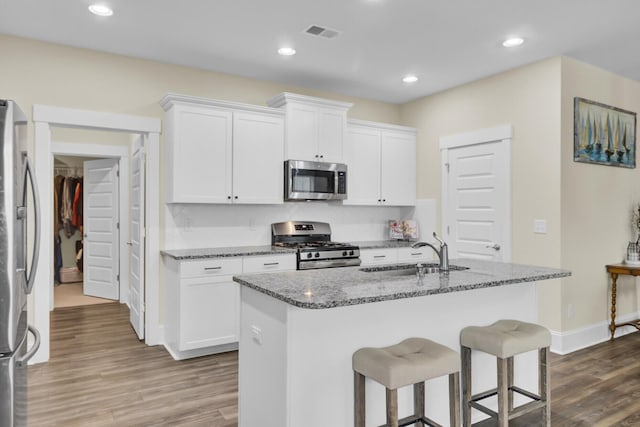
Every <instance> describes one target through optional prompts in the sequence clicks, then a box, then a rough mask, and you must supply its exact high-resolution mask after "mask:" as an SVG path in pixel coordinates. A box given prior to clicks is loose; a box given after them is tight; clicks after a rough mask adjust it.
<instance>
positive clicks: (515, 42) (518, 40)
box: [502, 37, 524, 47]
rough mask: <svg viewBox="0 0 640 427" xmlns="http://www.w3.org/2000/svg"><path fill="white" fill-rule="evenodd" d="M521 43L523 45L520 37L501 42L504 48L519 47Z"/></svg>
mask: <svg viewBox="0 0 640 427" xmlns="http://www.w3.org/2000/svg"><path fill="white" fill-rule="evenodd" d="M522 43H524V39H523V38H521V37H512V38H510V39H506V40H505V41H503V42H502V46H504V47H516V46H520V45H521V44H522Z"/></svg>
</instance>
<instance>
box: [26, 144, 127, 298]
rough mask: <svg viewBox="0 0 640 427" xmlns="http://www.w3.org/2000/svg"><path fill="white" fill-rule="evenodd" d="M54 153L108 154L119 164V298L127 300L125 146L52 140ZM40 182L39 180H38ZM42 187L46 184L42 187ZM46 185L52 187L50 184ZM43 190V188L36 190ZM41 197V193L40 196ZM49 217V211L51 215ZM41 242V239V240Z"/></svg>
mask: <svg viewBox="0 0 640 427" xmlns="http://www.w3.org/2000/svg"><path fill="white" fill-rule="evenodd" d="M54 156H82V157H98V158H101V159H105V158H110V159H118V164H119V168H120V179H119V184H118V199H119V200H120V202H119V203H120V205H119V207H118V209H119V211H120V232H119V234H120V243H119V252H120V255H119V257H120V298H119V299H120V302H121V303H125V304H127V305H128V304H129V277H128V274H127V277H126V278H124V277H123V276H124V274H123V272H128V271H129V257H128V251H129V248H128V246H127V238H128V237H127V236H129V187H130V185H129V147H127V146H125V145H101V144H81V143H80V144H79V143H65V142H52V143H51V161H52V162H53V157H54ZM38 183H40V181H38ZM40 188H42V187H40ZM45 188H46V187H45ZM49 188H53V185H52V186H51V187H49ZM40 191H44V189H42V190H40ZM40 199H41V200H42V196H41V198H40ZM45 218H46V217H45V216H44V215H43V217H42V225H43V228H44V227H46V225H45V224H46V222H45V221H46V219H45ZM51 218H53V215H52V216H51ZM43 244H44V242H43ZM54 287H55V286H54V284H53V281H51V286H50V287H49V289H50V290H51V291H50V293H49V310H53V308H54V301H53V290H54Z"/></svg>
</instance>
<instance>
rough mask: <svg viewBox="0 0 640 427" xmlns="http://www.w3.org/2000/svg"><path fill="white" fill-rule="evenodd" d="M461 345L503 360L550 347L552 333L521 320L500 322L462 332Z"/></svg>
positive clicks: (466, 329) (471, 327)
mask: <svg viewBox="0 0 640 427" xmlns="http://www.w3.org/2000/svg"><path fill="white" fill-rule="evenodd" d="M460 345H462V346H464V347H469V348H471V349H474V350H480V351H484V352H485V353H489V354H493V355H494V356H497V357H500V358H502V359H504V358H507V357H511V356H514V355H516V354H520V353H524V352H527V351H531V350H535V349H539V348H544V347H549V346H550V345H551V333H550V332H549V331H548V330H547V328H544V327H542V326H540V325H536V324H533V323H526V322H521V321H519V320H498V321H497V322H495V323H494V324H493V325H489V326H468V327H466V328H464V329H463V330H462V331H461V332H460Z"/></svg>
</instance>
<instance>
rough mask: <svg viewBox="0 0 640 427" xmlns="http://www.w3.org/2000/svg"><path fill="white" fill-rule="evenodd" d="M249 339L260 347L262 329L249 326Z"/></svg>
mask: <svg viewBox="0 0 640 427" xmlns="http://www.w3.org/2000/svg"><path fill="white" fill-rule="evenodd" d="M251 337H252V338H253V341H255V342H256V343H257V344H260V345H262V329H260V328H259V327H257V326H256V325H251Z"/></svg>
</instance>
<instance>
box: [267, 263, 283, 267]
mask: <svg viewBox="0 0 640 427" xmlns="http://www.w3.org/2000/svg"><path fill="white" fill-rule="evenodd" d="M279 264H280V263H279V262H265V263H264V264H263V265H264V266H265V267H267V266H269V265H279Z"/></svg>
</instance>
